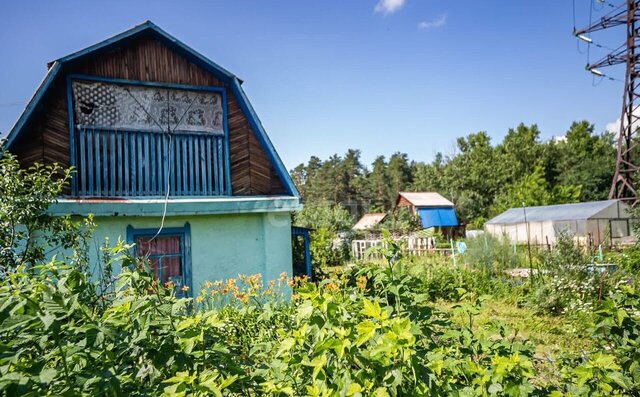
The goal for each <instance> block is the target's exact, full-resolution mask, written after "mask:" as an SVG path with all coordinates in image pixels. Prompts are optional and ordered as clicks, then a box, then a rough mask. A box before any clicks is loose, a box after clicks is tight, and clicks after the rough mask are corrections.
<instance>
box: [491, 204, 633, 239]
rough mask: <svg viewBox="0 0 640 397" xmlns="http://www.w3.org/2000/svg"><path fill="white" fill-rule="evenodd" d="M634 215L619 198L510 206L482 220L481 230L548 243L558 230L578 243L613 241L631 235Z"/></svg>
mask: <svg viewBox="0 0 640 397" xmlns="http://www.w3.org/2000/svg"><path fill="white" fill-rule="evenodd" d="M633 223H634V219H633V218H632V213H631V209H630V207H629V205H627V204H626V203H624V202H622V201H620V200H604V201H592V202H587V203H574V204H559V205H547V206H540V207H520V208H510V209H508V210H506V211H505V212H503V213H502V214H500V215H498V216H496V217H495V218H493V219H491V220H489V221H488V222H487V223H486V224H485V227H484V229H485V232H487V233H489V234H492V235H494V236H497V237H505V238H508V239H509V240H510V241H513V242H515V243H527V242H529V243H531V244H532V245H546V246H552V245H554V244H555V243H556V241H557V239H558V237H559V236H560V235H562V234H566V235H568V236H571V237H572V238H573V239H574V240H575V241H576V242H577V243H578V244H583V245H591V244H592V245H599V244H602V245H614V244H620V243H625V242H628V241H629V240H631V239H632V237H631V234H632V229H633Z"/></svg>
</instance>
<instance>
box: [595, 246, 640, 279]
mask: <svg viewBox="0 0 640 397" xmlns="http://www.w3.org/2000/svg"><path fill="white" fill-rule="evenodd" d="M604 260H605V262H606V263H614V264H616V265H619V266H620V267H622V268H623V269H625V270H627V271H629V272H638V271H640V246H638V245H632V246H630V247H626V248H624V249H623V250H622V251H621V252H608V253H607V254H606V255H605V257H604Z"/></svg>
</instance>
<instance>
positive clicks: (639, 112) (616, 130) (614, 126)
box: [604, 107, 640, 139]
mask: <svg viewBox="0 0 640 397" xmlns="http://www.w3.org/2000/svg"><path fill="white" fill-rule="evenodd" d="M633 115H634V121H633V124H632V127H633V129H637V128H639V127H640V120H638V118H640V107H637V108H635V110H634V111H633ZM625 124H626V123H625ZM604 130H605V131H606V132H612V133H613V134H614V135H615V136H616V139H617V138H618V135H620V117H618V118H617V119H616V121H612V122H610V123H607V124H606V125H605V126H604Z"/></svg>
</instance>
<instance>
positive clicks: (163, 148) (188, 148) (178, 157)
mask: <svg viewBox="0 0 640 397" xmlns="http://www.w3.org/2000/svg"><path fill="white" fill-rule="evenodd" d="M75 145H76V146H75V156H76V162H75V163H76V168H77V174H76V177H75V178H76V179H75V181H74V189H75V193H76V194H77V195H78V196H80V197H141V196H164V195H166V194H167V189H169V195H171V196H215V195H224V194H226V191H225V172H224V171H225V168H224V167H225V161H224V136H223V135H214V134H201V133H175V134H172V135H169V134H166V133H159V132H141V131H109V130H97V129H83V128H80V129H78V130H77V133H76V142H75Z"/></svg>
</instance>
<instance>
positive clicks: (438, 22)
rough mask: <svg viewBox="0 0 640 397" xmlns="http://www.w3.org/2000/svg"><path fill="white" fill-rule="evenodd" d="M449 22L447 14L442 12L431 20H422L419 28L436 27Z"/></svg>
mask: <svg viewBox="0 0 640 397" xmlns="http://www.w3.org/2000/svg"><path fill="white" fill-rule="evenodd" d="M446 24H447V14H442V15H440V16H439V17H437V18H436V19H433V20H431V21H422V22H420V23H419V24H418V29H435V28H439V27H441V26H444V25H446Z"/></svg>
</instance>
